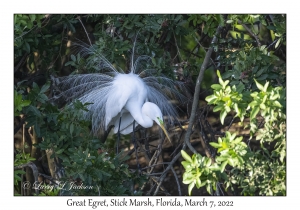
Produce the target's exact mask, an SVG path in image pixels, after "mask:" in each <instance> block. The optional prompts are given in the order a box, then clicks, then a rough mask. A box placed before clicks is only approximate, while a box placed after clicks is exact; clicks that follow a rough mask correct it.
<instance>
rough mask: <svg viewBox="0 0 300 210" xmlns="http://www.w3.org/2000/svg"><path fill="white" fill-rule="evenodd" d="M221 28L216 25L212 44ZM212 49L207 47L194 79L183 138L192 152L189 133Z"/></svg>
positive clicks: (194, 151)
mask: <svg viewBox="0 0 300 210" xmlns="http://www.w3.org/2000/svg"><path fill="white" fill-rule="evenodd" d="M221 28H222V27H221V26H218V28H217V31H216V34H215V35H214V37H213V39H212V42H211V43H212V44H214V43H216V41H217V36H218V35H219V33H220V31H221ZM212 51H213V47H212V46H211V47H209V49H208V51H207V53H206V55H205V58H204V61H203V63H202V66H201V69H200V72H199V75H198V78H197V81H196V87H195V94H194V100H193V106H192V112H191V116H190V120H189V126H188V129H187V131H186V134H185V139H184V142H185V143H186V145H187V146H188V147H189V149H190V150H191V151H192V152H193V153H197V151H196V150H195V148H194V147H193V146H192V145H191V143H190V136H191V133H192V127H193V125H194V121H195V117H196V110H197V108H198V104H199V103H198V102H199V93H200V86H201V82H202V80H203V74H204V71H205V69H206V67H207V65H208V63H209V60H210V56H211V54H212Z"/></svg>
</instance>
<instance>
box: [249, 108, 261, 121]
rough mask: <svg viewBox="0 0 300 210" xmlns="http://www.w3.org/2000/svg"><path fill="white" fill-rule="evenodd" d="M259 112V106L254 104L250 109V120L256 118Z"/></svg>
mask: <svg viewBox="0 0 300 210" xmlns="http://www.w3.org/2000/svg"><path fill="white" fill-rule="evenodd" d="M258 112H259V107H258V106H255V107H254V108H253V109H252V110H251V113H250V120H253V119H255V118H256V115H257V114H258Z"/></svg>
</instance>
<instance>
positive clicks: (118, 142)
mask: <svg viewBox="0 0 300 210" xmlns="http://www.w3.org/2000/svg"><path fill="white" fill-rule="evenodd" d="M121 120H122V115H121V116H120V121H119V129H118V140H117V148H116V150H117V154H119V141H120V127H121Z"/></svg>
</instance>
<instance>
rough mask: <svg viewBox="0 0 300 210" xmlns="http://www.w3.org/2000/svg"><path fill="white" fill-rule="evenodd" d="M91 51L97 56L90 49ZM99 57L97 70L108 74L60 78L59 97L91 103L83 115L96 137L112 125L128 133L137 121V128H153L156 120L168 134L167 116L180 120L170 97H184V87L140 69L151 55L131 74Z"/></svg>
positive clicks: (136, 65) (117, 129)
mask: <svg viewBox="0 0 300 210" xmlns="http://www.w3.org/2000/svg"><path fill="white" fill-rule="evenodd" d="M88 52H89V54H93V53H94V51H91V50H90V49H89V51H88ZM95 58H97V59H98V60H97V59H96V60H95V59H94V60H93V62H98V64H97V67H99V69H101V68H102V69H105V70H106V71H105V73H94V74H82V75H72V76H67V77H62V78H56V79H55V83H56V85H57V86H58V87H59V89H61V90H62V93H61V94H60V95H59V96H58V97H60V96H63V97H64V98H65V99H66V100H68V101H72V100H74V99H78V100H80V101H81V102H82V103H91V104H90V105H88V107H87V108H88V110H89V111H88V112H85V113H84V115H83V116H84V118H86V119H91V120H92V129H93V132H94V134H97V132H98V131H99V130H100V129H103V130H107V128H108V127H109V126H110V125H114V132H115V133H117V132H118V131H120V132H121V133H122V134H128V133H131V132H132V131H133V121H135V122H136V123H135V126H137V125H138V124H140V125H141V126H142V127H144V128H149V127H152V126H153V122H154V121H155V122H156V123H157V124H158V125H159V126H160V127H161V128H162V129H163V130H164V132H165V133H166V130H165V129H164V123H163V116H166V117H167V118H168V119H169V122H172V120H173V119H174V117H176V110H175V108H174V107H173V106H172V104H171V103H170V102H169V97H172V96H175V97H177V98H182V94H181V93H180V92H179V91H178V89H180V88H182V87H183V85H182V84H181V83H180V82H177V81H173V80H172V79H169V78H167V77H164V76H161V75H160V76H155V75H154V74H155V73H156V71H155V70H153V69H142V68H140V66H139V63H140V62H141V61H146V62H147V61H149V57H147V56H141V57H139V58H138V59H137V60H136V61H135V63H134V65H133V64H132V67H131V71H130V73H128V74H126V73H123V72H122V71H121V72H119V71H117V70H116V69H115V68H114V66H113V65H112V64H111V63H109V62H108V61H107V60H106V59H105V58H104V57H103V56H101V55H100V56H98V57H95ZM107 70H108V71H107ZM138 71H140V72H139V74H138ZM141 75H143V77H142V76H141ZM120 120H121V123H120V124H119V122H120ZM166 135H167V133H166Z"/></svg>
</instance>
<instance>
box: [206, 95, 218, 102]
mask: <svg viewBox="0 0 300 210" xmlns="http://www.w3.org/2000/svg"><path fill="white" fill-rule="evenodd" d="M216 98H217V97H216V96H215V95H210V96H207V97H206V98H205V100H206V101H207V102H208V103H212V102H211V101H212V100H214V99H216Z"/></svg>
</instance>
